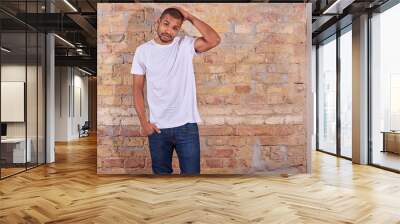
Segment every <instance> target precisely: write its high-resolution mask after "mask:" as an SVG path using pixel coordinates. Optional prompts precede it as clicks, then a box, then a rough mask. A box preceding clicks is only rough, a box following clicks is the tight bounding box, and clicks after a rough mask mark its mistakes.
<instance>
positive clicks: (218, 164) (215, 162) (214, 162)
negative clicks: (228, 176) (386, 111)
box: [206, 159, 224, 168]
mask: <svg viewBox="0 0 400 224" xmlns="http://www.w3.org/2000/svg"><path fill="white" fill-rule="evenodd" d="M206 166H207V167H208V168H223V167H224V163H223V160H222V159H206Z"/></svg>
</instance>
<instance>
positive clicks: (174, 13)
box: [160, 8, 184, 21]
mask: <svg viewBox="0 0 400 224" xmlns="http://www.w3.org/2000/svg"><path fill="white" fill-rule="evenodd" d="M167 14H168V15H170V16H172V17H174V18H175V19H180V20H182V21H183V20H184V17H183V15H182V13H181V12H180V11H179V10H178V9H176V8H167V9H165V10H164V11H163V12H162V13H161V16H160V20H161V19H162V18H163V17H164V16H165V15H167Z"/></svg>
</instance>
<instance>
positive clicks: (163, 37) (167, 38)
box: [157, 33, 172, 43]
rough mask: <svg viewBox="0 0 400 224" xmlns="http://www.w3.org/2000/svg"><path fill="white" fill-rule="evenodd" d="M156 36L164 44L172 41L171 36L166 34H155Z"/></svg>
mask: <svg viewBox="0 0 400 224" xmlns="http://www.w3.org/2000/svg"><path fill="white" fill-rule="evenodd" d="M157 35H158V38H159V39H160V40H161V41H162V42H164V43H168V42H171V40H172V36H171V35H169V34H166V33H157Z"/></svg>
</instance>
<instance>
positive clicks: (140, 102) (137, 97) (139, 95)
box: [133, 91, 147, 126]
mask: <svg viewBox="0 0 400 224" xmlns="http://www.w3.org/2000/svg"><path fill="white" fill-rule="evenodd" d="M133 99H134V104H135V110H136V114H137V116H138V117H139V120H140V124H141V125H142V126H143V124H145V123H146V122H147V119H146V111H145V108H144V95H143V92H141V91H137V92H135V94H134V97H133Z"/></svg>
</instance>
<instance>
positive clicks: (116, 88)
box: [97, 3, 311, 174]
mask: <svg viewBox="0 0 400 224" xmlns="http://www.w3.org/2000/svg"><path fill="white" fill-rule="evenodd" d="M171 5H172V4H153V3H146V4H143V3H140V4H139V3H136V4H132V3H114V4H111V3H103V4H98V25H97V27H98V28H97V38H98V40H97V41H98V49H97V50H98V83H97V85H98V109H97V110H98V121H97V122H98V139H97V157H98V161H97V171H98V173H102V174H103V173H107V174H121V173H131V174H145V173H151V157H150V153H149V148H148V139H147V136H145V135H143V133H142V131H141V128H140V123H139V119H138V118H137V116H136V112H135V109H134V106H133V96H132V91H133V76H132V75H131V74H130V68H131V62H132V58H133V54H134V52H135V49H136V47H137V46H138V45H140V44H141V43H144V42H145V41H148V40H150V39H152V38H153V35H154V32H153V30H154V28H152V25H153V23H154V21H155V20H156V18H158V16H159V15H160V14H161V12H162V10H163V9H165V8H167V7H168V6H171ZM183 5H184V7H185V8H186V9H187V10H188V11H190V12H191V13H193V14H194V15H195V16H196V17H198V18H200V19H202V20H203V21H205V22H207V23H208V24H210V25H211V26H212V27H213V28H214V29H215V30H216V31H217V32H218V33H219V34H220V36H221V39H222V41H221V44H220V45H219V46H218V47H216V48H214V49H212V50H210V51H208V52H205V53H202V54H201V55H199V56H195V58H194V62H195V74H196V84H197V99H198V106H199V111H200V115H201V117H202V119H203V121H204V123H202V124H199V128H200V141H201V168H202V173H204V174H211V173H218V174H228V173H229V174H247V173H271V172H277V173H284V172H295V173H299V172H305V171H306V166H307V161H306V144H307V142H306V134H307V133H306V131H307V130H306V122H307V120H306V118H307V117H306V116H305V114H306V113H305V112H306V91H307V88H309V87H308V83H307V79H306V75H308V73H307V68H308V63H309V59H308V57H306V55H308V52H307V51H309V49H308V45H307V44H306V40H307V38H311V37H307V32H306V24H307V21H306V18H309V15H306V5H305V4H265V3H252V4H216V3H213V4H190V5H185V4H183ZM181 33H182V34H183V33H186V34H189V35H196V36H199V35H200V33H199V32H198V31H197V30H196V29H195V28H194V27H193V26H192V25H191V24H189V23H188V22H185V23H184V26H183V28H182V31H181ZM147 115H148V111H147ZM174 156H175V158H174V161H173V165H174V170H175V173H179V166H178V160H177V158H176V155H174Z"/></svg>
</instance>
